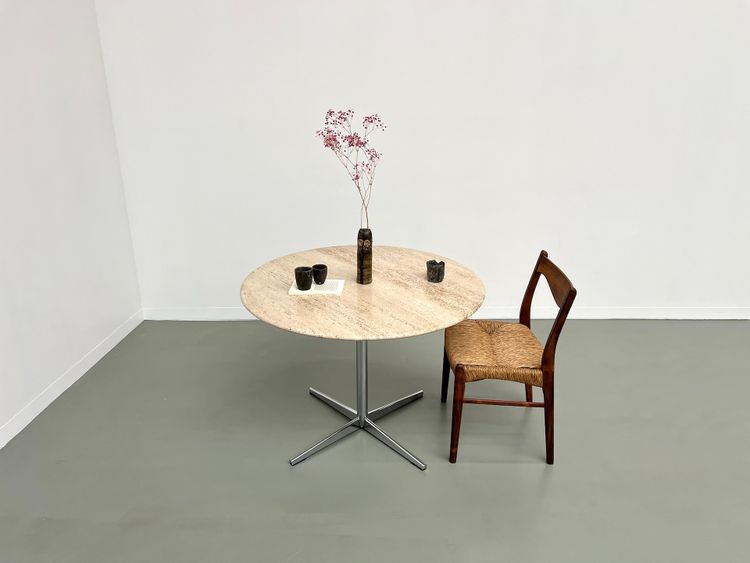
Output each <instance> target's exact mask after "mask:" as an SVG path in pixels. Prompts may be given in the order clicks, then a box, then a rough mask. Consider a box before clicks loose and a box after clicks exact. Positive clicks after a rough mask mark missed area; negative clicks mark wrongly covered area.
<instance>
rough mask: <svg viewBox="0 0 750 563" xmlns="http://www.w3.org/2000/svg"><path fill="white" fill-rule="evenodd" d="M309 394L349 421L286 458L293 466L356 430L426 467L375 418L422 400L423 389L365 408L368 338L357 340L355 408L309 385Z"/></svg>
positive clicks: (420, 466)
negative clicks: (374, 406)
mask: <svg viewBox="0 0 750 563" xmlns="http://www.w3.org/2000/svg"><path fill="white" fill-rule="evenodd" d="M310 395H312V396H313V397H315V398H316V399H320V400H321V401H323V402H324V403H325V404H326V405H328V406H329V407H331V408H332V409H333V410H335V411H337V412H338V413H340V414H342V415H344V416H345V417H347V418H348V419H350V420H349V422H347V423H346V424H344V425H343V426H342V427H341V428H339V429H338V430H336V431H335V432H333V433H332V434H330V435H328V436H326V437H325V438H323V439H322V440H321V441H320V442H318V443H317V444H315V445H314V446H312V447H310V448H308V449H306V450H305V451H304V452H302V453H301V454H299V455H298V456H295V457H293V458H292V459H290V460H289V463H290V464H292V465H297V464H298V463H299V462H301V461H304V460H306V459H307V458H308V457H310V456H312V455H314V454H316V453H318V452H319V451H321V450H323V449H325V448H327V447H328V446H330V445H331V444H335V443H336V442H338V441H339V440H341V439H342V438H345V437H347V436H348V435H349V434H351V433H353V432H354V431H355V430H364V431H365V432H367V433H368V434H370V435H371V436H374V437H375V438H377V439H378V440H380V441H381V442H383V443H384V444H385V445H386V446H388V447H389V448H391V449H392V450H393V451H395V452H396V453H398V454H400V455H401V456H403V457H404V458H406V459H407V460H409V461H410V462H411V463H413V464H414V465H416V466H417V467H418V468H419V469H421V470H423V471H424V470H425V469H427V466H426V465H425V464H424V463H423V462H422V461H421V460H420V459H419V458H418V457H417V456H415V455H414V454H412V453H411V452H410V451H409V450H407V449H406V448H404V447H403V446H402V445H401V444H399V443H398V442H396V440H394V439H393V438H391V437H390V436H389V435H388V434H386V433H385V432H384V431H383V429H382V428H380V427H379V426H378V425H377V424H375V421H376V420H378V419H379V418H382V417H384V416H385V415H387V414H390V413H392V412H393V411H395V410H397V409H400V408H401V407H403V406H405V405H408V404H409V403H413V402H414V401H416V400H417V399H421V398H422V395H423V392H422V391H417V392H416V393H412V394H410V395H407V396H406V397H402V398H401V399H397V400H395V401H392V402H390V403H387V404H385V405H383V406H382V407H378V408H376V409H372V410H367V341H366V340H363V341H358V342H357V408H356V410H355V409H353V408H351V407H349V406H347V405H345V404H343V403H340V402H339V401H337V400H336V399H334V398H332V397H329V396H328V395H326V394H325V393H321V392H320V391H318V390H317V389H313V388H312V387H310Z"/></svg>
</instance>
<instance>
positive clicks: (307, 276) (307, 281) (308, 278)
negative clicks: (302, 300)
mask: <svg viewBox="0 0 750 563" xmlns="http://www.w3.org/2000/svg"><path fill="white" fill-rule="evenodd" d="M312 278H313V276H312V268H311V267H310V266H298V267H296V268H295V269H294V280H295V281H296V282H297V289H299V290H300V291H307V290H308V289H310V287H312Z"/></svg>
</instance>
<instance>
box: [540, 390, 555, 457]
mask: <svg viewBox="0 0 750 563" xmlns="http://www.w3.org/2000/svg"><path fill="white" fill-rule="evenodd" d="M542 390H543V391H544V439H545V440H544V441H545V445H546V448H547V463H548V464H549V465H552V464H553V463H554V462H555V385H554V382H550V383H548V384H546V385H545V386H544V387H542Z"/></svg>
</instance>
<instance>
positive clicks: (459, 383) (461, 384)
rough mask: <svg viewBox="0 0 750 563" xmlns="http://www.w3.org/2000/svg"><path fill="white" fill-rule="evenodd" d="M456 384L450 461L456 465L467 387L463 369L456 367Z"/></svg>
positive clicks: (454, 388) (454, 387)
mask: <svg viewBox="0 0 750 563" xmlns="http://www.w3.org/2000/svg"><path fill="white" fill-rule="evenodd" d="M453 375H454V379H455V384H454V386H453V421H452V423H451V449H450V456H449V457H448V461H450V462H451V463H456V457H457V456H458V437H459V435H460V434H461V414H462V413H463V408H464V389H465V387H466V381H465V379H464V370H463V368H461V367H459V366H456V371H455V373H454V374H453Z"/></svg>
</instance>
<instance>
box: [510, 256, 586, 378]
mask: <svg viewBox="0 0 750 563" xmlns="http://www.w3.org/2000/svg"><path fill="white" fill-rule="evenodd" d="M542 275H544V277H545V278H546V280H547V283H548V284H549V288H550V290H551V291H552V297H554V299H555V303H557V306H558V307H559V310H558V312H557V317H556V318H555V322H554V323H553V324H552V329H551V330H550V332H549V336H548V337H547V343H546V344H545V345H544V353H543V354H542V372H543V373H544V377H545V379H547V377H551V376H552V374H553V373H554V370H555V349H556V348H557V340H558V338H560V332H561V331H562V327H563V325H564V324H565V320H566V319H567V318H568V312H570V308H571V307H572V305H573V301H574V300H575V298H576V294H577V291H576V288H575V287H573V284H572V283H571V282H570V280H569V279H568V276H566V275H565V274H564V273H563V271H562V270H561V269H560V268H558V267H557V266H556V265H555V264H554V263H553V262H552V260H550V259H549V258H548V257H547V251H546V250H542V251H541V252H540V253H539V259H538V260H537V261H536V265H535V266H534V271H533V272H532V273H531V279H529V285H528V286H527V287H526V293H525V294H524V296H523V302H522V303H521V314H520V315H519V322H520V323H521V324H523V325H526V326H527V327H529V328H531V301H532V299H533V298H534V291H535V290H536V285H537V283H539V278H540V276H542Z"/></svg>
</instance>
